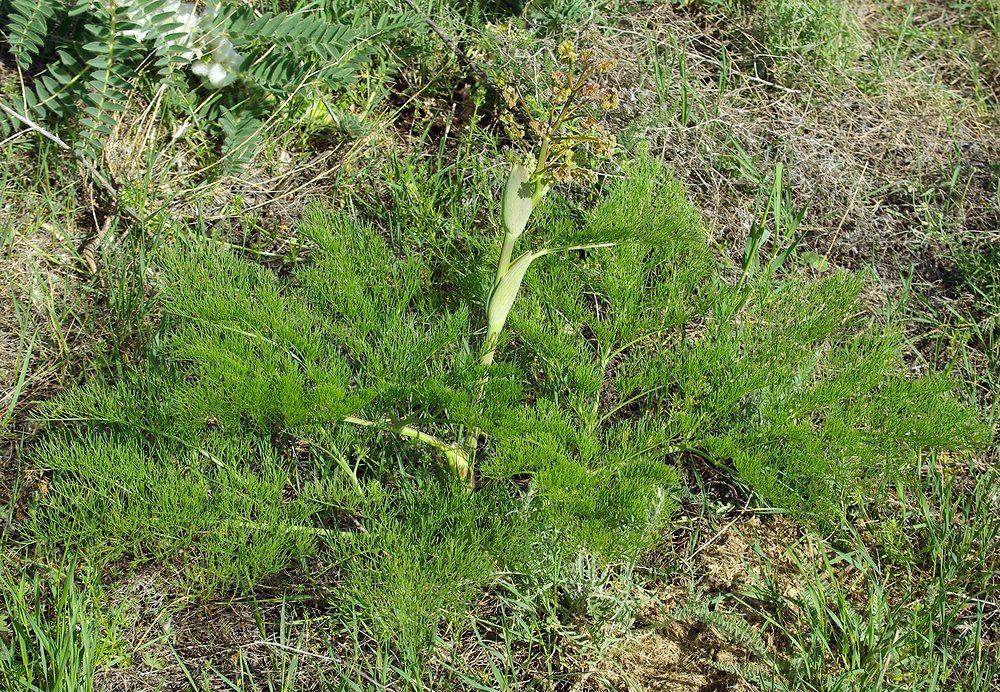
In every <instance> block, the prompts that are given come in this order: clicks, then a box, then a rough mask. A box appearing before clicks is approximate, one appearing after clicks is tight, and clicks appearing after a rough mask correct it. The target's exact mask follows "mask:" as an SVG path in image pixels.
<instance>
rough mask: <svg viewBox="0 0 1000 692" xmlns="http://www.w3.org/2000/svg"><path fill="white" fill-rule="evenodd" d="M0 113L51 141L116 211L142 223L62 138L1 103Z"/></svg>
mask: <svg viewBox="0 0 1000 692" xmlns="http://www.w3.org/2000/svg"><path fill="white" fill-rule="evenodd" d="M0 111H3V112H4V113H5V114H7V115H8V116H10V117H11V118H13V119H14V120H17V121H18V122H19V123H21V124H22V125H24V126H25V127H27V128H28V129H29V130H32V131H34V132H37V133H38V134H40V135H42V136H43V137H45V138H46V139H47V140H49V141H51V142H52V143H53V144H55V145H56V146H57V147H59V148H60V149H62V150H63V151H65V152H67V153H68V154H69V155H70V156H72V157H73V158H74V159H76V160H77V161H78V162H79V163H80V165H81V166H83V167H84V169H86V171H87V172H88V173H90V175H91V176H92V177H93V178H94V180H95V181H96V182H97V184H98V185H100V186H101V188H103V189H104V191H105V192H106V193H108V195H110V196H111V198H112V199H114V201H115V206H116V207H117V208H118V209H121V210H122V211H123V212H125V213H126V214H127V215H128V216H129V217H131V218H132V220H133V221H136V222H138V223H140V224H141V223H143V221H144V219H143V218H142V217H141V216H140V215H139V213H138V212H137V211H136V210H135V209H133V208H132V207H131V206H129V205H127V204H122V202H121V194H120V193H119V192H118V189H117V188H116V187H115V186H114V185H113V184H112V183H111V181H110V180H108V179H107V178H106V177H105V176H104V175H103V174H102V173H101V172H100V171H99V170H97V166H95V165H94V164H93V163H92V162H91V161H90V160H88V159H87V158H86V157H84V156H81V155H80V154H78V153H77V152H75V151H73V148H72V147H70V146H69V145H68V144H66V142H64V141H63V140H62V138H60V137H59V136H58V135H56V134H53V133H52V132H49V131H48V130H46V129H45V128H44V127H42V126H41V125H39V124H38V123H36V122H35V121H34V120H32V119H31V118H28V117H26V116H24V115H21V114H20V113H18V112H17V111H15V110H13V109H12V108H10V107H9V106H7V105H5V104H3V103H0Z"/></svg>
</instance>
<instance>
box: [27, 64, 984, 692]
mask: <svg viewBox="0 0 1000 692" xmlns="http://www.w3.org/2000/svg"><path fill="white" fill-rule="evenodd" d="M559 56H560V60H561V63H562V68H561V69H560V70H557V73H556V75H554V77H555V89H554V99H553V103H554V106H553V108H552V109H551V110H550V112H549V113H548V115H547V116H546V115H543V116H542V117H540V118H536V119H534V120H533V121H531V122H529V123H528V127H530V128H531V130H532V131H533V132H534V133H535V135H536V136H537V137H538V139H539V141H540V143H541V144H540V149H539V153H538V156H537V157H536V158H533V159H532V160H531V161H527V162H524V163H525V164H527V165H524V164H518V165H516V166H514V168H513V170H512V172H511V174H510V176H509V177H508V180H507V184H506V186H505V191H504V193H503V195H502V198H501V203H500V207H501V213H500V225H501V230H502V233H501V237H500V239H499V243H497V242H496V240H495V239H494V238H491V237H488V236H487V234H480V235H474V236H472V237H468V238H462V239H457V238H456V239H454V240H455V241H456V242H454V244H449V245H448V246H447V247H448V248H449V250H452V249H454V248H456V247H462V248H463V253H462V255H461V256H458V257H446V258H444V260H445V261H444V262H443V263H442V261H441V260H442V258H441V257H439V256H438V255H437V254H436V253H432V252H428V251H427V246H428V245H432V244H433V243H432V242H430V241H428V239H427V238H420V237H411V236H409V235H407V234H405V233H399V234H398V235H397V234H393V236H392V237H391V238H388V239H387V238H386V235H385V234H383V233H381V232H380V231H378V230H377V229H376V228H375V227H373V226H372V225H371V224H370V223H367V222H366V221H365V220H364V219H362V218H359V217H358V216H357V215H354V214H351V213H348V212H346V211H343V210H341V211H332V210H330V209H329V208H325V207H322V206H316V207H313V208H312V210H311V211H310V212H309V214H308V215H307V216H306V218H304V219H303V221H302V223H301V225H300V227H299V234H300V235H301V236H302V237H303V238H304V239H305V243H306V244H308V247H309V248H310V250H309V252H308V253H307V256H306V255H305V254H304V255H303V256H302V257H300V261H299V262H297V263H296V266H294V267H291V268H290V269H288V271H287V272H285V273H283V274H281V275H279V274H277V273H275V272H273V271H272V270H270V269H268V268H265V267H263V266H260V265H258V264H254V263H251V262H248V261H247V260H246V259H245V258H243V257H240V256H237V255H236V254H234V253H232V252H231V251H229V250H228V249H226V248H225V247H224V246H223V245H222V244H220V243H215V242H212V241H211V240H206V239H184V238H179V239H177V241H176V242H175V243H174V244H173V245H172V246H171V247H165V248H163V249H161V250H160V251H158V252H157V253H156V256H155V257H153V258H151V262H152V265H153V266H155V268H156V277H157V278H156V299H157V300H158V302H159V305H160V308H161V309H162V313H163V319H162V323H161V325H160V328H159V332H158V334H157V335H156V337H155V338H152V339H150V340H149V351H150V356H149V358H148V359H147V360H146V361H145V362H144V363H142V364H140V365H137V366H135V367H133V368H131V369H130V370H128V371H126V372H125V373H123V374H122V375H121V376H119V377H117V378H114V379H112V378H95V379H94V380H92V381H91V382H89V383H87V384H86V385H83V386H80V387H78V388H76V389H72V390H70V391H68V392H67V393H65V394H64V395H62V396H61V397H58V398H57V399H56V400H55V401H53V402H51V403H50V404H48V405H47V406H46V407H45V408H44V409H43V412H42V416H43V418H44V419H45V420H46V421H48V423H49V434H48V436H47V439H46V440H45V441H44V442H42V443H40V444H36V445H35V446H33V448H32V450H31V452H30V456H29V460H30V463H32V464H34V465H35V466H37V467H41V468H44V469H48V470H51V471H53V472H54V477H53V481H52V487H51V490H49V492H48V493H47V494H46V495H45V496H44V497H43V498H41V499H40V501H39V502H38V503H37V504H36V506H35V507H34V508H33V511H32V515H31V518H30V520H29V521H28V522H27V524H26V526H25V533H26V535H27V536H28V537H29V538H28V540H31V541H35V542H41V543H45V544H67V545H69V546H72V547H73V548H74V549H77V550H78V551H79V552H80V553H82V554H83V555H86V556H87V557H88V559H92V560H94V561H95V562H97V563H99V564H109V563H111V561H116V564H118V565H133V566H134V565H137V564H141V563H143V562H146V561H155V562H168V563H173V564H175V565H177V566H178V571H179V572H180V573H181V574H183V575H184V577H185V578H184V579H183V580H182V585H181V588H186V589H190V590H193V591H196V592H198V593H200V594H205V593H210V592H212V591H213V590H215V589H219V588H230V587H233V586H235V587H236V588H238V589H242V590H248V589H251V588H253V587H254V586H255V585H257V584H259V583H260V582H261V581H262V580H264V579H265V578H267V577H268V575H271V574H274V573H276V572H278V571H279V570H282V569H285V568H287V567H289V566H290V565H296V564H297V565H299V566H300V568H304V567H302V566H303V565H305V564H306V559H307V558H312V559H313V560H314V563H313V564H314V567H315V565H316V564H318V565H320V567H319V568H318V569H319V571H324V570H327V569H331V568H328V567H325V566H328V565H334V566H336V567H337V568H338V569H339V572H338V574H337V576H336V578H335V580H334V586H333V587H332V588H330V589H329V590H328V591H325V593H324V594H323V596H324V601H325V602H326V604H327V605H328V607H329V608H330V610H331V611H332V614H333V619H334V620H335V621H336V622H337V623H340V624H341V625H343V626H344V627H347V628H348V629H349V630H352V631H353V632H354V633H355V635H356V637H357V638H358V639H359V640H361V639H364V640H366V641H368V640H370V641H372V642H374V643H375V644H374V646H375V648H376V649H378V651H377V656H376V658H378V659H379V660H381V661H384V663H385V671H384V673H385V676H387V677H386V679H387V680H392V681H398V680H405V681H408V683H407V684H417V683H416V682H414V681H419V680H426V679H430V678H431V677H432V676H433V675H436V674H439V673H440V666H438V667H435V666H434V665H432V663H433V662H432V661H430V660H429V659H428V657H427V655H426V654H427V651H428V650H429V649H434V648H436V647H439V646H440V643H441V641H442V640H443V639H445V637H446V635H445V634H443V633H448V635H447V636H451V637H452V640H454V638H455V637H461V636H463V635H466V634H468V633H469V632H473V633H474V632H475V631H476V627H478V625H477V624H476V621H475V618H473V617H472V616H471V615H469V614H468V613H465V614H463V606H464V605H465V604H468V603H469V602H471V601H473V600H474V599H475V598H476V596H477V594H481V593H483V592H484V591H485V590H487V589H489V588H490V587H491V586H496V582H495V579H496V575H497V574H498V573H506V574H508V575H514V576H513V577H512V578H511V579H510V580H509V584H508V586H509V587H510V588H509V589H508V591H509V592H510V594H513V596H512V598H515V600H516V599H521V600H523V599H525V598H526V599H527V600H528V602H529V603H532V604H534V605H533V606H532V607H534V608H535V609H536V610H538V609H541V610H542V611H545V609H546V608H549V609H551V610H552V612H553V613H555V615H554V616H553V617H555V618H556V620H559V621H560V622H562V623H563V624H564V625H565V623H566V622H569V621H571V620H573V618H574V616H575V615H578V616H579V617H580V618H581V619H589V620H591V621H602V622H606V623H618V625H617V626H618V627H621V626H622V625H621V622H620V621H623V620H628V618H629V617H630V616H629V608H628V607H625V606H622V608H618V605H616V603H617V601H616V600H615V599H616V598H618V597H619V596H621V594H618V596H614V595H612V597H610V598H607V597H606V596H607V592H608V589H607V588H606V587H607V584H608V583H609V581H613V579H615V578H617V577H616V575H618V574H619V573H618V572H616V571H615V570H614V569H611V567H610V566H612V565H622V566H624V567H622V570H623V571H622V572H621V573H620V574H627V573H628V566H629V565H631V564H632V563H633V562H634V560H635V559H636V556H637V555H638V554H639V553H640V551H641V550H643V549H644V548H646V547H648V546H649V545H650V544H651V542H652V541H653V540H654V538H655V536H656V535H657V530H658V529H660V528H662V527H663V526H664V525H665V524H666V522H668V521H669V518H670V515H671V512H672V509H673V505H674V503H673V501H672V499H671V496H670V492H669V491H670V489H671V488H672V487H674V486H675V484H676V480H677V476H676V471H675V468H674V466H675V463H676V462H677V461H678V460H680V459H684V458H690V457H692V456H694V457H698V458H700V459H701V460H703V461H704V462H706V463H710V464H713V465H715V466H718V467H720V468H722V469H726V470H727V471H729V472H730V473H733V474H735V475H736V476H738V477H739V478H740V479H741V482H743V483H745V484H746V485H748V486H749V487H751V488H752V489H753V490H754V491H755V493H756V494H757V495H758V496H759V498H761V499H762V500H763V501H764V502H766V503H769V504H770V505H772V506H775V507H778V508H781V509H782V510H784V511H786V512H789V513H791V514H793V515H795V516H796V517H798V518H801V519H803V520H805V521H807V522H809V523H811V524H813V525H818V526H821V527H823V528H827V529H834V530H836V529H839V528H840V527H841V526H842V525H843V522H844V520H845V518H846V515H847V513H848V512H851V511H853V510H854V509H856V508H858V507H860V506H863V505H864V504H865V503H867V502H869V501H871V499H872V497H873V490H872V489H873V488H876V487H880V486H885V485H886V484H887V483H889V482H890V481H893V480H895V479H897V478H900V477H902V476H903V475H905V474H907V473H909V472H911V471H912V468H913V466H914V462H915V460H916V459H917V458H918V455H920V454H921V453H922V452H923V451H924V450H927V449H952V450H960V451H964V450H969V449H975V448H977V447H979V446H981V445H982V443H983V442H984V441H985V439H986V431H985V430H984V429H983V426H982V425H981V423H980V422H979V421H978V420H977V418H976V416H975V414H974V413H973V412H972V411H971V410H970V409H969V408H968V407H966V406H965V405H964V404H963V403H962V402H961V401H960V400H959V399H958V398H957V397H955V396H954V395H953V393H952V388H953V383H952V382H951V380H949V379H948V378H947V377H945V376H943V375H940V374H930V375H927V376H925V377H922V378H914V377H911V376H910V375H909V374H908V372H907V370H906V368H905V366H904V364H903V361H902V353H903V340H902V338H901V335H900V334H899V333H898V330H895V329H893V328H891V327H890V328H884V327H882V326H880V325H878V324H877V323H876V322H874V321H873V320H872V319H870V318H868V317H866V316H865V314H864V311H863V310H862V308H861V306H860V294H861V292H862V290H863V288H864V280H863V278H861V277H859V276H856V275H853V274H849V273H846V272H835V273H831V274H829V275H827V276H825V277H824V278H820V279H816V278H810V277H808V276H805V275H802V274H800V273H795V272H794V271H788V270H787V268H783V269H785V273H784V274H780V275H779V274H778V273H777V270H778V267H773V269H774V271H764V272H747V274H746V275H745V276H744V278H743V280H742V281H739V282H736V283H728V282H727V281H725V280H724V279H723V277H724V276H726V275H728V274H731V273H732V272H731V271H730V268H722V267H720V266H719V264H718V262H717V260H716V258H715V257H713V255H712V253H711V250H710V247H709V244H708V240H707V238H706V234H705V232H704V229H703V228H702V226H701V224H700V222H699V219H698V216H697V214H696V212H695V210H694V209H693V207H692V206H691V205H690V203H689V202H688V201H687V199H686V196H685V194H684V190H683V189H682V187H681V186H680V185H679V184H678V183H677V182H676V180H674V178H673V177H672V175H671V174H670V172H669V171H668V170H666V169H665V168H664V167H663V166H662V165H660V164H659V163H657V162H655V161H652V160H650V159H649V158H648V157H645V156H640V157H639V159H638V160H637V161H635V162H633V163H631V164H628V165H626V166H625V167H624V169H623V170H622V171H621V172H620V173H619V174H618V175H616V176H615V178H614V179H613V180H612V181H611V182H609V183H608V184H607V185H606V186H605V188H604V190H603V195H602V196H601V197H600V200H599V201H598V202H597V203H596V204H595V205H593V206H592V207H591V208H590V209H589V210H581V209H579V207H578V205H574V204H573V203H572V201H571V200H569V199H567V198H565V197H561V196H559V195H556V194H555V193H552V192H550V190H551V188H552V187H553V186H554V185H555V184H556V183H559V182H562V181H565V180H567V179H576V178H585V179H586V178H591V177H592V174H591V171H590V169H589V167H588V165H587V157H586V153H591V154H602V153H606V152H607V151H608V150H609V149H610V147H611V146H613V140H612V139H611V138H609V137H608V136H606V134H605V133H603V132H602V131H601V130H600V128H599V127H598V124H597V123H596V122H595V121H594V120H593V119H592V118H591V117H590V116H589V115H588V114H587V112H586V109H584V108H582V107H581V108H579V109H578V108H577V106H578V105H581V104H583V105H586V104H588V103H591V104H599V105H602V106H604V105H605V104H604V102H605V101H606V102H607V106H606V107H610V106H611V105H612V102H613V100H614V95H613V94H612V93H610V92H607V91H605V90H602V89H601V88H600V87H599V86H596V87H594V88H591V87H586V89H584V86H585V85H587V84H588V79H589V78H591V77H595V76H596V75H598V74H600V73H601V72H603V71H606V70H607V69H608V65H607V64H604V63H602V62H600V61H595V60H593V59H592V56H590V55H588V54H586V53H584V52H582V51H581V52H580V53H579V54H577V53H576V51H575V50H574V49H573V48H572V46H569V45H568V44H564V45H562V46H560V49H559ZM505 96H506V97H507V98H508V99H509V100H510V101H511V102H516V101H517V100H518V98H519V97H518V96H517V95H516V94H512V93H509V92H508V93H507V94H505ZM529 112H530V109H529ZM507 124H508V126H509V127H510V128H511V130H516V128H517V127H518V126H520V124H519V123H517V122H515V121H510V122H508V123H507ZM775 179H776V180H775V183H774V185H773V186H772V187H773V195H779V194H781V193H782V191H783V187H782V185H781V176H780V172H779V173H778V174H776V176H775ZM402 198H404V199H405V196H402ZM543 200H544V204H543ZM782 200H783V198H781V199H779V200H778V201H779V202H780V201H782ZM416 202H418V203H419V202H421V200H416ZM775 204H776V203H775ZM783 208H784V207H782V209H783ZM777 209H778V208H777V207H776V206H774V205H772V207H771V212H772V214H776V213H778V211H777ZM421 213H424V212H421ZM786 221H787V219H786ZM795 223H797V221H795ZM433 226H434V224H427V228H433ZM401 230H405V229H401ZM453 230H455V233H459V231H458V230H457V229H453ZM459 240H460V241H461V242H458V241H459ZM528 243H530V246H529V247H528V249H523V246H525V245H527V244H528ZM758 250H759V247H758ZM442 252H443V251H442ZM755 256H756V255H755ZM543 258H544V262H537V263H536V261H538V260H542V259H543ZM529 269H530V271H529ZM567 570H569V571H567ZM539 574H540V575H542V577H537V578H536V577H535V576H534V575H539ZM553 574H556V575H558V574H562V575H563V576H564V577H568V578H563V579H559V578H554V577H553V578H551V579H549V577H550V576H551V575H553ZM539 578H540V579H542V582H538V581H537V579H539ZM532 579H535V581H532ZM622 593H624V592H622ZM549 598H551V601H547V600H546V599H549ZM621 598H623V599H624V600H627V598H625V596H621ZM508 605H509V604H508ZM619 605H620V604H619ZM626 605H627V604H626ZM616 608H618V609H617V610H616ZM619 611H620V612H619ZM546 612H547V611H546ZM602 618H603V620H602ZM549 619H550V620H552V618H549ZM552 621H553V622H554V621H555V620H552ZM567 632H569V628H567V627H564V626H562V625H561V626H560V627H557V628H555V629H553V631H552V633H551V634H552V637H557V636H558V637H568V636H569V635H568V634H567ZM543 634H544V633H543ZM548 636H549V635H548V634H544V636H541V637H540V638H539V637H538V636H535V635H534V634H532V635H530V636H529V635H524V636H522V637H521V639H520V640H519V641H521V642H522V644H519V645H523V646H525V647H528V648H529V649H531V650H532V651H539V650H540V651H542V652H544V651H545V647H544V642H545V640H546V637H548ZM594 641H597V640H594ZM524 642H527V643H524ZM541 658H542V659H544V660H546V661H548V662H551V661H552V657H547V656H545V655H541ZM547 665H548V663H547ZM452 672H453V673H454V674H455V675H460V674H462V671H461V670H460V668H457V667H453V670H452ZM496 673H497V675H499V676H503V675H505V673H504V671H503V670H501V669H500V668H498V669H497V671H496ZM357 682H358V684H362V682H363V681H361V680H358V681H357Z"/></svg>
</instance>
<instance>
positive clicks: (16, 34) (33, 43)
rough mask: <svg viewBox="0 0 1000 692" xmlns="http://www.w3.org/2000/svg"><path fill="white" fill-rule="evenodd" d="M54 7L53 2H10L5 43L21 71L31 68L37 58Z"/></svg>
mask: <svg viewBox="0 0 1000 692" xmlns="http://www.w3.org/2000/svg"><path fill="white" fill-rule="evenodd" d="M55 7H56V3H54V2H44V1H43V2H37V1H36V0H11V3H10V16H9V24H8V28H7V43H8V45H9V46H10V52H11V53H12V54H13V55H14V58H15V59H16V60H17V64H18V66H19V67H20V68H21V69H22V70H27V69H28V68H29V67H31V62H32V61H33V60H34V59H35V58H36V57H38V53H39V51H40V50H41V48H42V44H43V43H44V41H45V37H46V35H47V34H48V30H49V22H51V21H52V18H53V16H54V15H55V9H54V8H55Z"/></svg>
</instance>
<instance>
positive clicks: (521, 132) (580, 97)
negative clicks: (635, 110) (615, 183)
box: [500, 41, 618, 186]
mask: <svg viewBox="0 0 1000 692" xmlns="http://www.w3.org/2000/svg"><path fill="white" fill-rule="evenodd" d="M556 59H557V61H558V66H557V68H556V69H554V70H552V72H551V74H550V86H549V90H548V92H547V94H546V102H547V104H548V108H547V112H544V113H543V114H541V115H539V114H538V113H536V112H533V111H537V110H538V109H537V108H532V107H531V106H530V105H529V104H528V103H527V102H526V101H525V99H523V98H522V97H521V95H520V94H519V93H518V91H517V90H516V89H515V88H514V87H512V86H510V85H507V86H505V87H504V88H503V93H502V96H503V99H504V101H505V102H506V104H507V106H508V110H507V111H505V112H504V113H502V114H501V115H500V120H501V121H502V122H503V124H504V126H505V128H506V130H507V133H508V135H509V136H510V137H511V138H512V139H515V140H520V139H523V138H524V136H525V129H524V126H523V125H522V124H521V123H520V122H518V121H517V119H516V118H515V117H514V109H515V108H517V107H518V106H520V107H521V108H522V109H523V110H524V111H526V112H527V113H528V114H529V120H528V122H527V127H528V128H529V129H530V130H531V132H532V134H533V135H534V136H535V137H536V138H537V139H538V140H539V141H541V143H542V144H541V149H540V151H539V155H538V160H537V162H536V165H535V173H534V177H535V179H536V180H537V181H540V182H541V183H542V184H543V185H544V186H548V185H550V184H551V183H553V182H569V181H572V180H577V179H584V180H592V179H593V178H594V177H595V176H596V172H595V171H594V167H593V159H594V158H606V157H609V156H611V155H612V154H613V153H614V150H615V147H616V145H617V142H616V140H615V136H614V135H613V134H612V133H611V132H610V131H609V130H608V128H607V127H606V125H605V124H604V123H602V122H601V120H600V117H601V116H602V115H604V114H606V113H608V112H610V111H613V110H615V109H616V108H618V93H617V92H616V91H615V90H614V89H611V88H609V87H606V86H604V85H602V84H601V83H600V78H601V76H603V75H606V74H608V73H610V72H611V71H612V70H614V68H615V66H616V63H615V61H614V60H610V59H597V58H595V56H594V54H593V52H592V51H589V50H581V51H577V50H576V48H575V47H574V46H573V44H572V43H570V42H569V41H564V42H563V43H560V44H559V46H558V47H557V49H556Z"/></svg>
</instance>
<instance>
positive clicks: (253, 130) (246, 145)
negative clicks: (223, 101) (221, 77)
mask: <svg viewBox="0 0 1000 692" xmlns="http://www.w3.org/2000/svg"><path fill="white" fill-rule="evenodd" d="M219 127H221V128H222V136H223V140H222V161H221V162H222V172H223V173H224V174H226V175H237V174H238V173H240V171H242V170H243V168H244V167H245V166H246V165H247V164H248V163H249V162H250V160H251V159H252V158H253V157H254V155H255V154H256V153H257V148H258V145H259V144H260V139H261V136H262V135H263V133H264V123H262V122H261V121H260V119H259V118H257V116H256V115H254V113H252V112H249V113H239V112H236V111H233V110H230V109H228V108H224V109H223V111H222V115H221V116H220V118H219Z"/></svg>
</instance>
